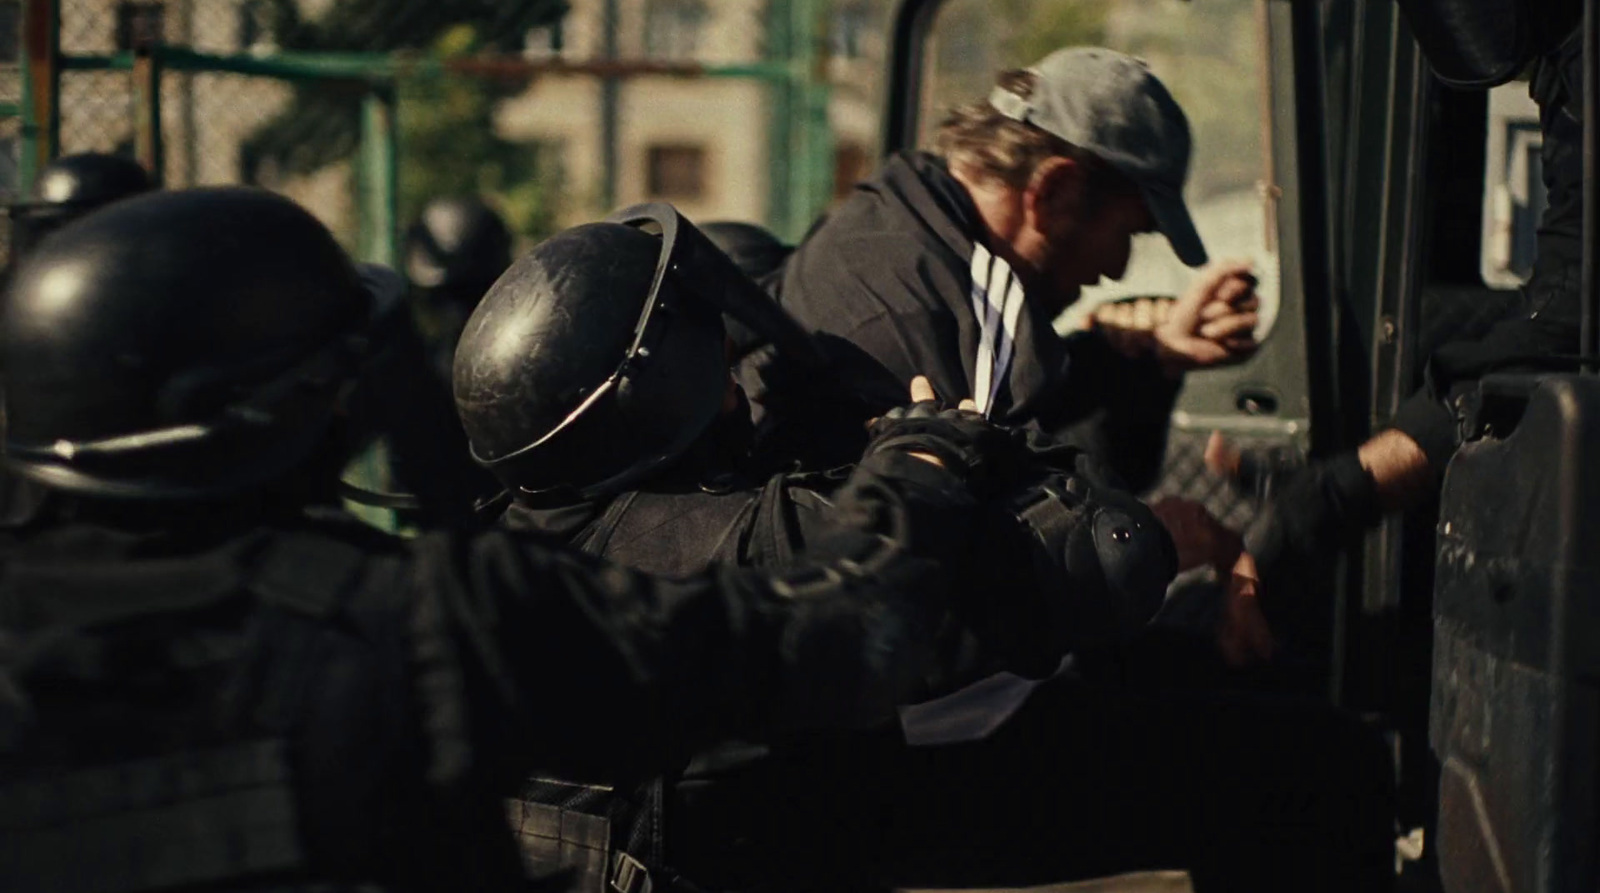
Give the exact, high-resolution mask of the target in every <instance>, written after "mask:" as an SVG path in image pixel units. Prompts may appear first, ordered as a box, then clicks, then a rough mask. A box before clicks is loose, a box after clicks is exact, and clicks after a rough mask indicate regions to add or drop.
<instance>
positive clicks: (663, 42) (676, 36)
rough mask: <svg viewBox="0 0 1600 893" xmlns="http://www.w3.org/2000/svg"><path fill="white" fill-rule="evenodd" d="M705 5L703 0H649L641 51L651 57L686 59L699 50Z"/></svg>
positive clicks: (704, 24) (704, 21)
mask: <svg viewBox="0 0 1600 893" xmlns="http://www.w3.org/2000/svg"><path fill="white" fill-rule="evenodd" d="M707 18H708V16H707V14H706V5H705V3H704V2H702V0H649V5H648V6H646V7H645V16H644V52H645V55H646V56H649V57H650V58H652V59H661V60H666V61H686V60H689V59H693V58H694V57H695V54H696V53H698V52H699V51H700V35H701V32H702V31H704V30H705V26H706V20H707Z"/></svg>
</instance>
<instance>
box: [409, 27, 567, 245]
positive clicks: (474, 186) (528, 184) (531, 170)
mask: <svg viewBox="0 0 1600 893" xmlns="http://www.w3.org/2000/svg"><path fill="white" fill-rule="evenodd" d="M476 31H477V29H476V28H474V27H473V26H471V25H458V26H456V27H455V28H452V29H450V30H449V31H447V32H445V34H444V35H442V36H441V37H440V38H439V40H438V42H437V43H436V44H435V46H434V49H433V52H434V53H435V54H437V55H438V56H440V57H441V58H451V57H455V56H465V55H471V54H473V53H475V52H479V51H481V50H482V48H483V46H482V44H480V43H479V42H478V40H477V35H476ZM518 89H520V87H519V88H518ZM510 92H513V91H512V90H508V89H506V88H496V86H495V84H493V83H491V82H486V81H483V80H481V79H476V78H467V77H456V76H441V77H428V78H413V79H410V80H407V81H406V82H404V83H402V84H401V89H400V96H399V99H400V147H401V151H400V201H399V205H400V208H399V213H400V221H401V223H402V225H404V224H406V223H409V222H410V221H412V220H415V219H417V216H418V215H419V214H421V212H422V207H423V206H424V205H425V204H426V203H427V202H428V201H429V200H430V199H433V198H437V197H439V196H446V195H462V196H464V195H477V196H482V197H485V198H487V199H489V201H490V202H491V203H492V204H494V205H495V206H496V209H497V210H499V211H500V212H501V213H502V215H504V216H505V218H506V223H507V224H508V225H509V226H510V227H511V229H512V230H513V231H514V232H516V233H518V234H520V235H522V236H524V237H527V238H531V239H539V238H543V237H544V236H547V235H549V234H550V233H552V232H554V231H555V228H556V227H555V221H556V215H557V213H558V211H559V204H560V201H561V199H562V195H561V183H562V181H563V179H564V178H563V177H562V172H561V170H560V168H559V160H558V158H557V153H555V152H552V151H541V150H540V147H538V146H529V145H525V144H521V143H512V142H508V141H506V140H503V139H501V138H500V137H499V136H498V135H496V133H495V128H494V106H495V103H496V102H497V101H498V100H499V99H501V98H504V96H506V95H507V94H508V93H510Z"/></svg>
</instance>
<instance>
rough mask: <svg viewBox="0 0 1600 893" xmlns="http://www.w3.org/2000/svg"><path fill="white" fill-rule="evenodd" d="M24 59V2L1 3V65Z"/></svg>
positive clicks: (15, 0) (13, 63)
mask: <svg viewBox="0 0 1600 893" xmlns="http://www.w3.org/2000/svg"><path fill="white" fill-rule="evenodd" d="M21 59H22V4H21V3H20V2H17V0H10V2H4V3H0V65H15V64H17V62H19V61H21Z"/></svg>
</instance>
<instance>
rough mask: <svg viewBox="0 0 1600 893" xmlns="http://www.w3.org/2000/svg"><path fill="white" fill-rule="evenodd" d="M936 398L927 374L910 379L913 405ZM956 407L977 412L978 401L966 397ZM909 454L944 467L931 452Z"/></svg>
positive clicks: (932, 400) (937, 397) (931, 401)
mask: <svg viewBox="0 0 1600 893" xmlns="http://www.w3.org/2000/svg"><path fill="white" fill-rule="evenodd" d="M938 399H939V395H938V394H936V393H935V392H934V390H933V382H931V381H929V380H928V376H926V375H918V376H917V377H916V378H913V379H911V403H912V404H913V405H915V404H918V403H933V402H935V401H937V400H938ZM956 408H957V409H960V410H963V411H965V412H977V411H978V403H977V401H975V400H973V399H972V398H971V397H968V398H967V399H965V400H963V401H961V403H960V404H958V405H957V406H956ZM877 421H878V420H877V419H873V420H872V422H869V423H868V424H869V425H870V424H873V423H875V422H877ZM911 455H912V456H913V457H915V458H917V459H921V460H922V461H924V462H930V463H932V464H934V465H937V466H939V467H940V468H943V467H944V460H943V459H940V458H939V457H938V456H935V455H934V454H932V453H912V454H911Z"/></svg>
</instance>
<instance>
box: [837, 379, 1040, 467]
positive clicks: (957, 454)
mask: <svg viewBox="0 0 1600 893" xmlns="http://www.w3.org/2000/svg"><path fill="white" fill-rule="evenodd" d="M911 398H912V400H914V401H915V402H914V403H912V404H911V405H910V406H908V407H896V408H894V409H891V410H889V411H888V412H886V413H884V414H883V415H882V416H881V417H880V418H876V419H873V420H872V421H871V422H869V423H868V425H867V434H868V436H869V437H870V438H871V439H870V441H869V442H868V444H867V451H866V452H865V453H864V454H863V458H864V457H866V456H871V455H873V454H874V453H878V452H882V451H884V450H898V451H901V452H904V453H906V454H907V455H910V456H914V457H916V458H918V459H921V460H922V461H924V462H928V463H930V464H933V465H937V466H939V467H940V468H946V469H949V470H950V471H953V472H955V474H956V475H957V476H959V477H961V478H962V479H963V480H965V481H966V483H967V485H968V487H969V488H970V489H972V490H973V492H974V493H978V494H982V493H985V492H987V489H988V487H989V486H990V484H991V481H992V478H993V477H994V476H995V475H996V474H998V473H1002V472H1004V471H1006V470H1008V469H1009V468H1010V467H1011V466H1013V465H1014V464H1015V459H1014V455H1013V454H1014V453H1016V452H1017V451H1019V450H1021V449H1022V447H1021V443H1020V441H1019V439H1018V436H1017V435H1015V434H1014V433H1013V432H1011V431H1008V430H1006V429H1004V428H1000V427H997V426H995V425H993V424H991V423H990V422H989V420H988V419H986V418H984V417H983V416H982V415H979V414H978V413H977V412H976V405H975V404H974V403H973V402H972V401H971V400H962V401H961V403H960V404H958V405H957V407H956V408H955V409H944V408H943V407H941V406H940V404H939V401H938V400H937V399H936V395H935V394H934V391H933V386H932V385H931V384H929V382H928V380H927V379H926V378H924V377H922V376H920V375H919V376H917V377H916V378H915V379H913V380H912V382H911Z"/></svg>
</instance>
